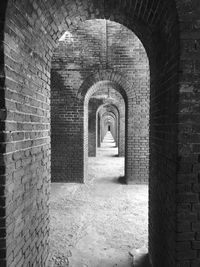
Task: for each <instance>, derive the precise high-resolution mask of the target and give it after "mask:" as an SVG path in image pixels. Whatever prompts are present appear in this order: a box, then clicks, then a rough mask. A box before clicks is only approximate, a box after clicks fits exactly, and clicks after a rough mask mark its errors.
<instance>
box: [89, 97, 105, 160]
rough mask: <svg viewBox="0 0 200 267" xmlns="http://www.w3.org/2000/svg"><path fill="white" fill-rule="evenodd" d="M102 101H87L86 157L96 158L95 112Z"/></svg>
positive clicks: (92, 99) (94, 99)
mask: <svg viewBox="0 0 200 267" xmlns="http://www.w3.org/2000/svg"><path fill="white" fill-rule="evenodd" d="M102 103H103V101H102V100H100V99H96V98H91V99H90V101H89V107H88V109H89V111H88V113H89V115H88V156H89V157H96V148H97V121H96V119H97V114H96V113H97V110H98V108H99V106H100V105H102Z"/></svg>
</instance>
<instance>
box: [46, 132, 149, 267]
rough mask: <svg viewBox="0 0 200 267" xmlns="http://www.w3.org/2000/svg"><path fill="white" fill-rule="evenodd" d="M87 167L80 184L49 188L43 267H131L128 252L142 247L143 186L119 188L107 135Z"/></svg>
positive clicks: (118, 168)
mask: <svg viewBox="0 0 200 267" xmlns="http://www.w3.org/2000/svg"><path fill="white" fill-rule="evenodd" d="M88 167H89V177H88V181H87V183H86V184H58V183H53V184H52V193H51V203H50V216H51V239H50V241H51V244H50V245H51V255H52V256H51V260H50V263H49V266H54V267H56V266H62V267H65V266H70V267H114V266H118V267H131V266H132V257H131V256H130V252H131V251H132V250H133V249H137V248H146V247H147V239H148V233H147V221H148V209H147V205H148V204H147V203H148V186H147V185H125V184H123V183H121V182H123V178H120V177H123V175H124V158H119V157H117V148H115V143H114V141H113V139H112V136H111V135H110V133H108V134H107V135H106V138H105V139H104V142H103V143H102V147H101V148H99V149H98V155H97V157H96V158H90V159H89V166H88ZM119 178H120V179H119Z"/></svg>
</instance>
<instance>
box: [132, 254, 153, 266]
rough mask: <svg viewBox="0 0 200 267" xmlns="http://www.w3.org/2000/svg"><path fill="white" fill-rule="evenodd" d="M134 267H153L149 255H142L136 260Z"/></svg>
mask: <svg viewBox="0 0 200 267" xmlns="http://www.w3.org/2000/svg"><path fill="white" fill-rule="evenodd" d="M133 266H134V267H151V264H150V262H149V255H148V254H145V255H141V256H140V257H138V258H137V259H136V261H135V262H134V265H133Z"/></svg>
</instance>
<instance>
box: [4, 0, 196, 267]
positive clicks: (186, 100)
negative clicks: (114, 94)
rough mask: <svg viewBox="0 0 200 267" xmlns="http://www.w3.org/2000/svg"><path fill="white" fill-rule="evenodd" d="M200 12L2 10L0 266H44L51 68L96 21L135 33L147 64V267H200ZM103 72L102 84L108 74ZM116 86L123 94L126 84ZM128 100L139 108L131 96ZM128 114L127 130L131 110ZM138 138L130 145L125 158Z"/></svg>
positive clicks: (185, 5)
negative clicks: (68, 37) (76, 34)
mask: <svg viewBox="0 0 200 267" xmlns="http://www.w3.org/2000/svg"><path fill="white" fill-rule="evenodd" d="M7 2H8V8H7V13H6V14H5V7H6V4H7ZM199 5H200V4H199V1H197V0H176V1H174V0H161V1H159V0H154V1H148V0H141V1H138V0H132V1H129V0H126V1H120V0H110V1H96V0H94V1H92V0H91V1H90V0H83V1H81V2H80V1H71V0H65V1H58V0H55V1H36V0H27V1H14V0H9V1H6V0H2V1H1V8H0V94H1V98H0V100H1V110H0V118H1V124H0V125H1V126H0V127H1V128H0V129H1V139H0V142H1V174H0V175H1V191H0V196H1V210H2V213H1V214H0V223H1V226H2V227H1V229H0V233H1V240H0V241H1V242H0V244H1V246H0V250H1V253H0V255H1V261H0V265H1V266H9V267H12V266H16V267H18V266H20V267H21V266H24V267H27V266H44V265H45V263H46V259H47V255H48V235H49V226H48V225H49V212H48V198H49V183H50V138H49V130H50V115H49V114H50V113H49V111H50V108H49V107H50V100H49V99H50V76H51V75H50V69H51V59H52V55H53V51H54V49H55V47H56V43H57V41H58V39H59V38H60V37H61V35H62V34H63V33H64V32H65V31H66V30H67V29H69V31H71V32H73V29H77V24H78V23H79V22H80V21H85V20H86V19H94V18H102V19H103V18H110V19H111V20H113V21H115V22H118V23H122V24H123V25H124V26H127V27H128V28H129V29H131V30H133V31H134V32H135V33H136V34H137V35H138V37H139V38H140V39H141V40H142V42H143V44H144V46H145V48H146V50H147V53H148V56H149V60H150V68H151V102H150V103H151V105H150V106H151V108H150V181H149V183H150V212H149V216H150V226H149V252H150V258H151V261H152V263H153V266H155V267H160V266H163V267H173V266H176V267H177V266H178V267H186V266H187V267H194V266H199V247H198V241H199V240H200V231H199V229H198V225H199V220H200V214H199V189H198V188H199V151H200V148H199V129H200V128H199V123H198V121H199V108H198V106H199V105H198V104H199V103H198V102H199V78H200V77H199V65H200V64H199V40H200V33H199V19H200V15H199V10H200V7H199ZM176 6H177V9H178V14H179V17H178V16H177V11H176ZM5 18H6V20H5ZM178 26H179V27H180V29H179V28H178ZM179 32H180V36H179ZM179 37H180V38H179ZM125 40H126V39H125ZM115 41H116V40H115ZM126 41H127V40H126ZM115 43H116V42H115ZM95 45H96V44H95ZM70 49H71V47H70V48H68V52H70V51H71V50H70ZM104 51H105V50H104ZM108 56H109V58H110V54H108ZM179 56H180V58H179ZM77 58H78V59H79V55H77ZM105 58H106V57H104V60H103V59H102V61H101V62H100V63H101V66H104V68H105V66H106V62H105ZM88 60H89V58H88ZM89 61H90V60H89ZM89 63H91V62H89ZM98 63H99V62H98V61H97V62H96V63H95V64H97V65H98ZM97 65H96V66H97ZM116 67H119V66H117V64H116ZM101 73H102V72H101ZM107 73H109V75H108V74H105V75H103V76H104V78H105V77H106V75H108V76H110V75H111V74H112V73H114V72H112V71H111V70H109V71H107ZM94 76H95V75H94ZM118 77H119V76H118ZM85 78H86V77H84V79H83V80H85ZM134 78H135V77H134ZM58 79H59V77H58ZM128 80H129V79H128ZM59 81H60V82H61V83H63V82H64V81H63V80H62V79H59ZM87 81H88V80H87ZM95 81H98V79H95ZM122 81H123V82H122V83H121V84H120V85H119V89H120V88H121V87H122V86H123V87H124V86H125V87H126V84H127V82H128V81H127V80H126V79H125V80H123V79H122ZM129 81H130V80H129ZM132 82H134V81H133V80H131V81H130V83H132ZM88 84H90V85H91V86H92V85H93V83H92V82H91V80H90V82H88ZM134 84H135V83H134ZM135 85H136V84H135ZM61 86H62V84H61ZM76 86H77V85H76V84H75V85H74V87H75V88H77V90H78V87H79V86H80V84H78V87H76ZM136 87H137V85H136ZM86 88H87V89H88V88H89V87H88V86H86ZM127 88H128V86H127ZM134 88H135V87H134ZM121 91H122V90H121ZM133 91H134V90H133ZM133 91H132V92H133ZM63 99H64V97H63ZM129 101H131V103H133V102H134V101H135V102H136V104H137V105H140V100H138V99H137V96H135V95H134V94H133V95H132V96H131V97H130V98H129ZM137 101H139V102H137ZM78 103H79V102H78ZM127 111H128V116H127V118H128V124H131V123H130V120H131V119H132V118H133V117H134V116H133V114H132V113H131V112H130V109H129V105H128V110H127ZM80 112H81V113H82V112H83V111H82V110H80ZM81 113H78V112H77V117H78V118H79V116H80V115H79V114H81ZM61 115H62V113H61ZM81 127H83V126H81ZM52 132H53V129H52ZM63 133H64V132H63ZM61 134H62V132H61ZM63 136H64V134H63ZM134 138H136V136H134ZM134 138H133V139H132V137H131V139H127V140H128V142H127V145H126V149H127V151H128V148H129V147H130V146H131V144H133V143H134ZM52 142H53V140H52ZM66 150H67V149H66ZM82 151H83V150H82ZM79 153H81V151H80V150H79V152H77V156H78V155H79ZM128 153H129V154H128V156H129V157H130V156H131V153H133V151H132V152H131V151H129V152H128ZM65 160H66V159H65ZM79 166H81V164H80V165H79ZM131 166H134V165H133V164H131ZM131 166H126V168H127V169H128V168H130V169H131ZM177 167H178V168H177ZM82 168H83V167H82ZM5 207H6V208H5ZM5 240H6V242H5Z"/></svg>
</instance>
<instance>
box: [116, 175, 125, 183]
mask: <svg viewBox="0 0 200 267" xmlns="http://www.w3.org/2000/svg"><path fill="white" fill-rule="evenodd" d="M117 183H119V184H126V178H125V176H120V177H119V178H118V179H117Z"/></svg>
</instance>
